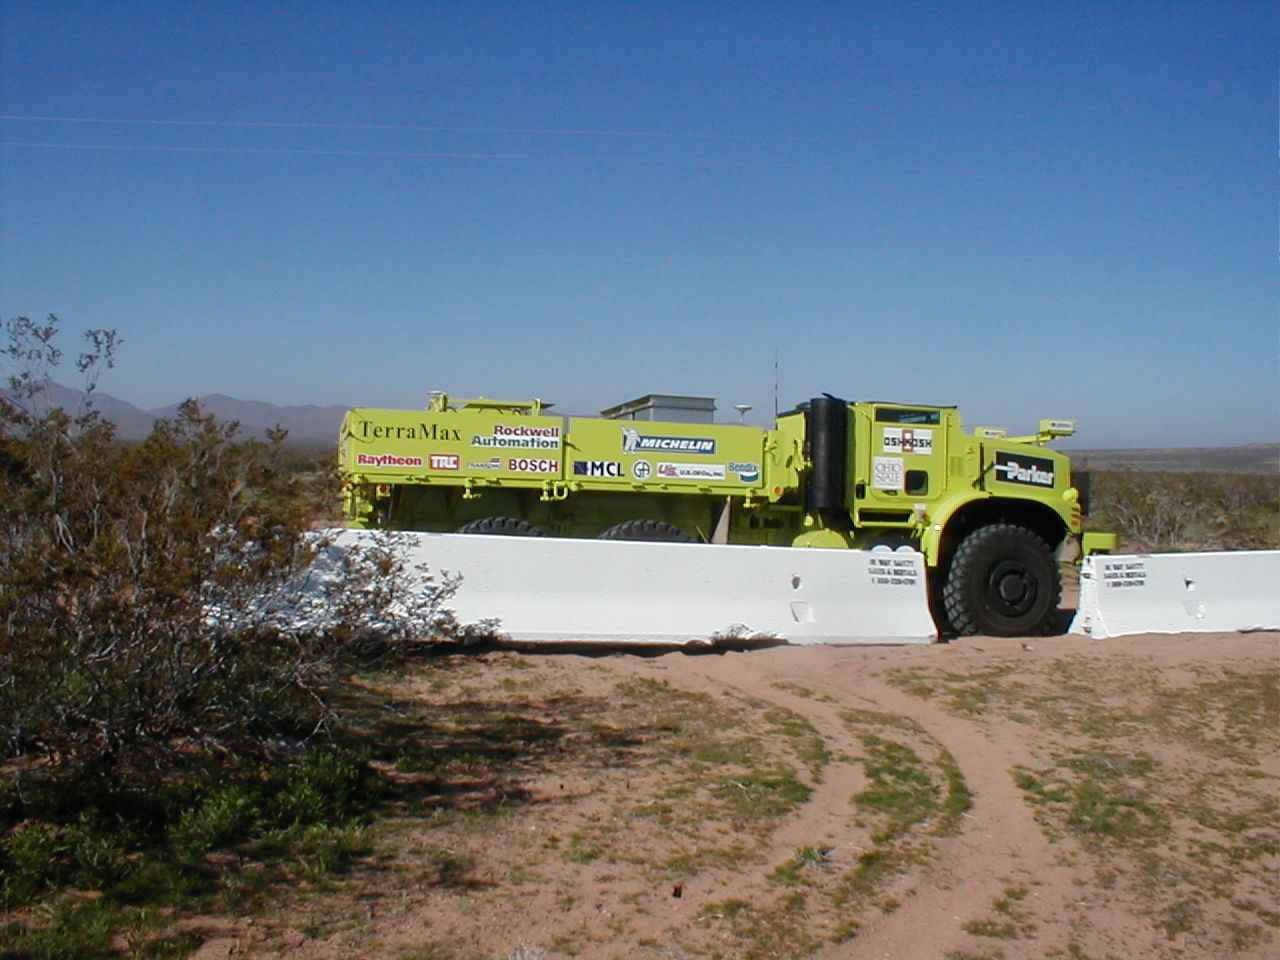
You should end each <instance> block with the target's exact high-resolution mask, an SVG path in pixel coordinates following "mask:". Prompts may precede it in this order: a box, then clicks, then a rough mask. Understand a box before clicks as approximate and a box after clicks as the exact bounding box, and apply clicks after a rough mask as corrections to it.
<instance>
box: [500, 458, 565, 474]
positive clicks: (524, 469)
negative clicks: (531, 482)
mask: <svg viewBox="0 0 1280 960" xmlns="http://www.w3.org/2000/svg"><path fill="white" fill-rule="evenodd" d="M507 469H508V470H510V471H511V472H512V473H559V472H560V461H559V460H546V459H535V458H532V457H515V458H513V459H511V460H508V461H507Z"/></svg>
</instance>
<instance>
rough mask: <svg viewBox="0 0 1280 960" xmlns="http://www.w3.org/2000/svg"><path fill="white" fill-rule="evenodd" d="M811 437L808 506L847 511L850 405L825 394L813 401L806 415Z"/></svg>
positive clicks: (812, 508)
mask: <svg viewBox="0 0 1280 960" xmlns="http://www.w3.org/2000/svg"><path fill="white" fill-rule="evenodd" d="M805 433H806V435H807V436H808V439H809V462H810V464H812V466H811V467H810V469H809V479H808V483H807V489H806V491H805V493H806V496H805V501H806V505H807V508H808V509H809V510H811V511H816V512H819V513H828V512H836V513H844V512H845V510H846V507H845V504H846V502H847V501H848V496H849V486H848V472H849V449H848V438H849V405H848V404H847V403H845V401H843V400H841V399H840V398H839V397H833V396H831V395H830V394H825V395H823V396H821V397H814V398H813V399H812V400H810V401H809V410H808V412H807V414H806V416H805Z"/></svg>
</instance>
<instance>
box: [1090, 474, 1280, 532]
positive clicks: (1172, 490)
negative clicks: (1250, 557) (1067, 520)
mask: <svg viewBox="0 0 1280 960" xmlns="http://www.w3.org/2000/svg"><path fill="white" fill-rule="evenodd" d="M1092 486H1093V490H1092V495H1093V513H1092V516H1091V518H1090V526H1091V527H1092V528H1094V529H1111V530H1114V531H1116V532H1117V533H1119V534H1120V535H1121V537H1122V539H1123V541H1124V544H1125V548H1126V549H1135V550H1243V549H1262V548H1274V547H1277V546H1280V522H1278V520H1277V518H1280V479H1278V478H1276V477H1274V476H1259V475H1253V474H1231V473H1222V474H1215V473H1162V472H1156V471H1095V472H1094V473H1093V479H1092Z"/></svg>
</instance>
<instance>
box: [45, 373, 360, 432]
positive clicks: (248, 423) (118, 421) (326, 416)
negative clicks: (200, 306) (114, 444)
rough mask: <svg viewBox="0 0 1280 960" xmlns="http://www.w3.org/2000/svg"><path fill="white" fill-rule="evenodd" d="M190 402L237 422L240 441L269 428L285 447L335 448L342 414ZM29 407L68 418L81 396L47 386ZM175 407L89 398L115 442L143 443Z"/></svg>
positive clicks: (212, 398)
mask: <svg viewBox="0 0 1280 960" xmlns="http://www.w3.org/2000/svg"><path fill="white" fill-rule="evenodd" d="M195 399H196V400H197V401H199V403H200V409H201V410H203V411H204V412H205V413H211V414H213V415H214V416H215V417H217V418H218V419H219V420H235V421H236V422H238V423H239V424H240V430H241V434H242V435H243V436H254V437H261V436H263V435H264V434H265V433H266V432H267V431H268V430H270V429H271V428H273V427H276V426H280V427H284V428H285V429H286V430H288V431H289V443H291V444H295V445H306V446H312V445H319V444H336V443H337V442H338V429H339V428H340V427H341V425H342V418H343V416H345V415H346V412H347V408H346V407H318V406H314V405H312V404H306V405H303V406H280V405H278V404H274V403H262V402H261V401H258V400H237V399H236V398H235V397H228V396H225V395H224V394H220V393H211V394H208V395H207V396H203V397H196V398H195ZM35 402H36V403H37V404H39V405H40V406H41V407H43V408H44V409H51V408H52V407H55V406H56V407H62V408H63V409H64V410H67V411H69V412H72V413H74V412H77V411H80V410H82V409H84V405H85V394H84V391H82V390H74V389H72V388H70V387H64V386H62V384H59V383H54V382H52V381H50V382H49V384H48V385H47V386H46V388H45V390H44V391H43V393H42V394H41V395H39V396H38V397H36V400H35ZM180 405H181V404H178V403H171V404H169V405H168V406H165V407H156V408H155V409H152V410H143V409H142V408H141V407H136V406H134V405H133V404H132V403H129V402H128V401H125V400H120V399H118V398H116V397H113V396H111V394H109V393H103V392H102V391H100V390H95V391H94V392H93V407H94V409H95V410H97V411H98V412H99V413H100V414H102V416H103V418H104V419H107V420H110V421H111V422H112V423H114V424H115V425H116V429H117V431H118V436H120V437H122V438H123V439H125V440H141V439H143V438H144V437H146V436H147V434H148V433H150V432H151V428H152V426H154V425H155V422H156V420H158V419H160V418H161V417H174V416H176V415H177V413H178V407H179V406H180Z"/></svg>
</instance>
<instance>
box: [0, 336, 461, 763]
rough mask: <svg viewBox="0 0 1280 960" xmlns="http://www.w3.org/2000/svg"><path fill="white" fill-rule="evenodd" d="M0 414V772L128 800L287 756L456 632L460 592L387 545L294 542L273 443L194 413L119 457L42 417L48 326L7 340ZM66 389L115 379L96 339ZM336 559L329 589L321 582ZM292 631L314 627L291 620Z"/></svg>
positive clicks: (301, 521)
mask: <svg viewBox="0 0 1280 960" xmlns="http://www.w3.org/2000/svg"><path fill="white" fill-rule="evenodd" d="M7 332H8V335H9V344H8V348H7V349H6V350H5V351H4V355H5V356H6V357H7V359H8V361H9V364H10V367H11V369H12V370H14V371H15V372H14V373H13V374H12V376H11V377H10V389H9V391H8V392H7V393H6V394H4V395H3V397H2V398H0V750H3V751H4V752H5V753H6V754H7V755H8V756H9V757H10V758H40V759H42V760H44V761H46V763H45V764H44V768H45V769H51V770H55V771H59V772H62V773H65V774H67V775H69V776H74V777H88V778H99V779H102V780H111V779H114V780H120V779H121V778H123V779H125V780H129V779H130V778H142V777H145V776H148V775H150V776H154V775H156V774H159V773H162V772H163V771H165V770H166V769H169V768H172V767H174V766H175V765H189V764H191V763H192V762H193V760H195V759H197V758H201V757H206V758H219V759H221V760H222V761H223V762H233V763H239V764H244V763H247V762H252V761H253V760H254V759H255V758H264V757H270V756H287V755H292V754H294V753H296V752H297V750H298V748H299V745H300V744H302V743H303V742H305V741H306V740H307V739H309V738H310V737H312V736H313V735H315V734H316V733H317V732H319V731H322V730H323V729H325V726H326V724H327V723H329V722H330V720H331V718H332V711H331V700H332V697H331V692H332V690H333V689H334V685H335V683H336V682H337V681H338V680H340V679H341V678H342V677H343V676H344V674H345V673H346V672H347V671H349V670H350V669H351V668H352V667H353V666H354V665H356V664H357V663H361V664H363V663H365V662H367V660H368V658H370V657H384V658H385V657H387V656H393V655H395V654H396V653H397V652H402V651H403V650H404V649H405V648H406V646H407V645H408V644H410V643H411V642H412V641H414V640H415V639H418V638H422V637H424V636H434V635H437V634H439V633H440V632H442V631H443V632H447V631H448V630H449V629H450V628H451V627H452V626H453V623H452V619H451V617H450V616H449V614H448V612H447V611H446V610H445V609H444V607H443V604H444V603H445V602H446V601H447V599H448V596H449V594H450V592H451V589H452V587H453V584H452V583H451V582H449V581H441V582H435V581H424V580H421V579H417V578H416V576H415V577H414V578H410V577H408V576H406V574H407V573H409V571H407V570H406V569H405V564H404V562H403V561H402V559H401V553H400V551H399V549H398V545H397V543H396V541H395V539H394V537H390V538H387V539H385V540H384V541H382V542H377V543H373V544H370V545H368V546H366V547H364V548H363V549H361V550H345V551H340V552H339V551H335V550H333V549H332V547H331V546H329V545H328V544H326V543H325V542H324V541H323V540H317V539H316V537H315V536H314V535H310V536H309V535H308V534H307V533H306V527H307V521H308V507H307V504H306V503H305V502H303V501H302V500H300V498H298V497H297V496H295V493H296V490H295V485H294V483H293V477H294V475H295V474H296V471H294V470H290V469H288V468H287V466H286V464H285V462H284V454H283V451H282V444H283V440H284V437H283V435H282V434H277V435H274V436H272V437H271V438H270V439H269V440H268V441H267V442H261V441H256V440H241V439H239V438H238V435H237V427H236V425H235V424H226V423H219V422H218V421H216V420H215V419H214V418H213V417H210V416H206V415H205V414H203V413H202V412H201V411H200V409H199V407H198V405H197V404H195V403H194V402H188V403H186V404H184V405H183V406H182V408H181V410H180V412H179V413H178V415H177V416H176V417H174V418H173V419H171V420H163V421H160V422H159V423H157V424H156V427H155V429H154V431H153V432H152V434H151V435H150V437H149V438H148V439H147V440H146V441H145V442H143V443H141V444H138V445H132V446H124V445H121V444H118V443H117V442H116V441H115V437H114V431H113V428H112V426H111V425H110V424H109V423H107V422H105V421H104V420H102V419H101V418H100V417H98V416H97V414H96V413H95V412H94V411H93V410H92V407H89V408H88V409H86V410H84V411H80V412H78V413H74V414H73V413H68V412H66V411H64V410H61V409H52V410H48V411H44V412H40V411H38V410H36V409H34V404H32V403H31V402H30V401H31V400H32V398H34V397H37V396H38V395H41V392H42V390H43V388H44V386H45V378H47V377H48V376H49V373H50V371H52V370H53V369H55V368H56V367H57V366H58V364H59V362H60V360H61V358H62V355H61V351H60V350H59V349H58V347H57V346H56V342H55V341H56V334H57V329H56V320H55V318H52V317H51V318H50V321H49V322H48V323H46V324H44V325H39V324H35V323H32V322H31V321H30V320H28V319H26V318H23V317H19V318H16V319H14V320H11V321H9V323H8V330H7ZM87 337H88V342H89V348H88V350H87V351H86V352H85V353H83V354H81V356H80V357H79V359H78V361H77V364H76V366H77V369H78V370H79V371H80V372H81V373H82V374H85V375H86V376H87V377H88V378H89V383H88V386H89V396H90V397H92V386H93V376H94V374H95V372H96V371H98V370H100V369H102V368H103V367H104V366H109V365H111V363H112V362H113V358H114V352H115V348H116V346H117V340H116V338H115V336H114V334H112V333H110V332H107V331H91V332H90V333H89V334H88V335H87ZM326 551H328V553H329V554H331V556H330V562H329V564H328V567H327V568H326V571H327V572H326V574H325V576H324V577H323V578H321V579H320V580H317V578H316V577H315V576H314V571H313V561H314V560H315V559H316V557H317V554H319V553H325V552H326ZM299 609H305V610H306V611H307V612H306V615H300V614H299V613H298V611H299Z"/></svg>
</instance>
